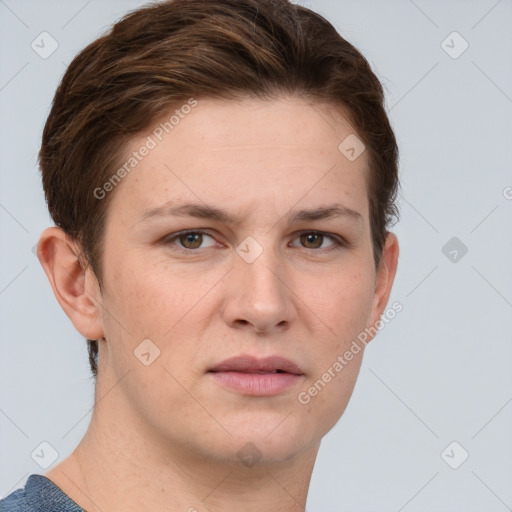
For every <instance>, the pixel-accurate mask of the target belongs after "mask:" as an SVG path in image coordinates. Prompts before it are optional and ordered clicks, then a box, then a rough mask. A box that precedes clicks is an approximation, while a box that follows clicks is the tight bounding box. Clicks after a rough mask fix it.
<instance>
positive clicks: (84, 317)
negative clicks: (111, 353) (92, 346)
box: [37, 227, 104, 340]
mask: <svg viewBox="0 0 512 512" xmlns="http://www.w3.org/2000/svg"><path fill="white" fill-rule="evenodd" d="M80 253H81V251H80V247H79V245H78V244H77V243H76V242H75V241H73V240H72V239H71V238H70V237H69V236H68V235H67V234H66V233H65V232H64V231H63V230H62V229H60V228H57V227H51V228H47V229H45V230H44V231H43V233H42V234H41V236H40V238H39V242H38V245H37V257H38V258H39V261H40V263H41V265H42V266H43V269H44V271H45V273H46V276H47V277H48V280H49V281H50V285H51V287H52V289H53V293H54V294H55V297H56V298H57V300H58V301H59V304H60V306H61V308H62V309H63V310H64V312H65V313H66V315H67V316H68V317H69V319H70V320H71V322H72V323H73V325H74V326H75V328H76V330H77V331H78V332H79V333H80V334H81V335H82V336H84V337H85V338H87V339H91V340H97V339H100V338H102V337H103V336H104V330H103V324H102V322H101V314H100V308H101V291H100V287H99V284H98V280H97V279H96V276H95V275H94V272H93V271H92V269H91V267H90V266H87V268H86V265H85V264H84V263H83V262H82V261H81V260H80V259H79V256H80Z"/></svg>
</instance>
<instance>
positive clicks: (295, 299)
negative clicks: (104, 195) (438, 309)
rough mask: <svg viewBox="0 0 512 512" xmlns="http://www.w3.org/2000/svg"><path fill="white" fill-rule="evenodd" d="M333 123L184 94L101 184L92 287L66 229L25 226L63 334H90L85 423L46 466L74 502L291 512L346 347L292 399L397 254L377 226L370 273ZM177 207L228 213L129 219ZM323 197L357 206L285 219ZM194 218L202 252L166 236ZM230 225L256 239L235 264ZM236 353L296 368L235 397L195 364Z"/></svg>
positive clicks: (356, 187)
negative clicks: (149, 349) (227, 218)
mask: <svg viewBox="0 0 512 512" xmlns="http://www.w3.org/2000/svg"><path fill="white" fill-rule="evenodd" d="M157 124H158V120H157V122H156V123H155V126H156V125H157ZM153 128H154V127H151V128H150V129H148V131H147V132H145V133H143V134H141V135H140V137H136V138H134V139H133V140H132V141H131V144H130V146H129V147H128V148H127V150H128V152H131V151H133V150H134V149H137V148H139V147H140V146H141V145H142V144H143V143H144V141H145V140H146V137H147V136H148V134H151V131H152V129H153ZM351 133H355V130H354V129H353V128H352V127H351V125H350V124H349V122H348V121H347V120H346V118H345V117H344V116H343V113H342V111H341V110H340V109H339V108H337V109H334V108H333V107H332V106H330V107H329V106H326V105H321V104H318V103H314V104H310V103H308V102H306V101H304V100H300V99H296V98H290V97H281V98H277V99H275V100H271V101H263V100H252V99H251V100H249V99H244V100H243V101H224V100H201V101H199V102H198V106H197V107H196V108H195V109H193V110H192V112H191V113H190V114H189V115H187V116H186V117H185V118H184V119H182V120H180V123H179V125H177V126H176V127H175V128H174V130H173V131H172V132H171V133H170V134H168V135H167V136H166V137H165V138H164V139H163V141H162V142H160V143H159V144H158V145H157V147H156V148H154V149H152V150H151V151H150V152H149V154H148V155H147V156H146V157H145V158H144V159H143V160H142V161H141V162H140V163H139V164H138V166H137V167H136V168H135V169H134V170H133V171H132V172H131V173H130V174H128V175H127V176H126V177H125V178H124V179H123V181H122V183H120V184H119V185H117V187H116V189H115V191H114V192H110V193H111V194H114V195H113V197H112V202H111V204H110V206H109V210H108V215H107V219H106V239H105V240H106V241H105V245H104V252H103V259H102V262H103V282H102V286H101V288H100V286H99V285H98V281H97V279H96V277H95V275H94V273H93V272H92V270H91V268H90V267H88V268H86V269H85V270H84V267H83V266H81V265H80V262H79V261H78V259H77V257H76V255H77V254H79V250H80V248H79V247H78V245H77V244H76V243H75V242H74V241H73V240H71V239H70V238H69V237H67V236H66V235H65V234H64V233H63V232H62V231H61V230H60V229H59V228H56V227H52V228H48V229H47V230H45V231H44V232H43V234H42V236H41V238H40V242H39V248H38V255H39V259H40V261H41V264H42V265H43V267H44V269H45V272H46V274H47V276H48V279H49V281H50V283H51V285H52V287H53V290H54V292H55V295H56V297H57V299H58V301H59V303H60V305H61V306H62V308H63V309H64V311H65V312H66V314H67V315H68V317H69V318H70V320H71V321H72V322H73V324H74V326H75V327H76V329H77V330H78V331H79V332H80V334H82V335H83V336H84V337H86V338H89V339H98V338H104V341H101V342H100V357H99V375H98V379H97V386H96V405H95V408H94V411H93V415H92V419H91V423H90V425H89V428H88V430H87V433H86V435H85V436H84V438H83V440H82V441H81V442H80V444H79V445H78V446H77V448H76V449H75V451H74V452H73V453H72V454H71V455H70V456H69V457H68V458H67V459H65V460H64V461H62V462H61V463H60V464H59V465H57V466H56V467H55V468H53V469H51V470H50V471H49V472H47V473H46V476H47V477H48V478H50V479H51V480H52V481H53V482H54V483H55V484H56V485H58V486H59V487H61V489H63V490H64V492H66V493H67V494H68V495H69V496H70V497H71V498H72V499H73V500H74V501H76V502H77V503H78V504H79V505H81V506H82V507H83V508H85V509H86V510H88V511H89V512H92V511H106V510H108V511H121V510H122V511H131V510H133V511H135V510H141V509H145V510H154V511H164V510H165V511H169V510H183V511H186V510H188V511H189V512H193V510H197V511H202V510H210V511H224V512H225V511H228V512H229V511H235V510H246V511H256V510H258V511H261V510H274V511H283V512H284V511H299V510H304V507H305V503H306V497H307V492H308V487H309V483H310V479H311V473H312V470H313V466H314V463H315V459H316V456H317V452H318V449H319V446H320V441H321V439H322V437H323V436H324V435H325V434H326V433H327V432H328V431H329V430H330V429H331V428H332V427H333V426H334V425H335V424H336V422H337V421H338V419H339V418H340V417H341V415H342V414H343V412H344V410H345V408H346V406H347V403H348V401H349V398H350V396H351V393H352V391H353V388H354V385H355V382H356V378H357V375H358V372H359V368H360V364H361V360H362V355H363V350H361V352H359V353H358V354H357V355H355V356H354V358H353V359H352V361H350V363H349V364H347V366H346V367H345V368H344V369H343V371H342V372H340V373H338V374H336V377H335V378H333V379H332V380H331V382H329V383H328V384H327V385H326V386H325V388H324V389H323V390H322V391H321V392H320V393H318V394H317V395H316V396H315V397H313V398H311V401H310V402H309V403H308V404H305V405H303V404H301V403H300V402H299V401H298V398H297V397H298V394H299V393H300V392H301V391H304V390H307V389H308V388H309V387H310V386H311V385H312V384H313V383H314V382H315V381H316V380H317V379H318V378H320V377H321V376H322V374H324V373H325V372H326V371H327V370H328V368H329V367H332V365H333V363H334V362H335V361H336V360H337V357H338V356H339V355H342V354H344V353H345V351H346V350H347V349H348V348H349V347H350V345H351V343H352V341H353V340H354V339H355V338H356V337H357V335H358V334H359V333H360V332H362V331H363V330H364V329H365V328H367V327H370V326H372V325H374V324H375V323H376V322H377V321H378V320H379V318H380V316H381V315H382V314H383V312H384V310H385V307H386V304H387V301H388V298H389V293H390V290H391V287H392V283H393V279H394V276H395V271H396V266H397V259H398V243H397V240H396V237H395V236H394V235H393V234H389V235H388V237H387V241H386V245H385V247H384V250H383V254H382V258H381V262H380V265H379V267H378V268H375V262H374V260H373V248H372V238H371V232H370V224H369V212H368V193H367V177H368V159H367V153H366V152H363V153H362V154H361V156H360V157H359V158H357V159H356V160H355V161H349V160H348V159H347V158H346V157H345V156H344V155H343V154H342V153H341V152H340V151H339V150H338V145H339V144H340V142H341V141H342V140H343V139H344V138H345V137H347V136H348V135H349V134H351ZM183 203H197V204H199V205H204V204H208V205H210V206H213V207H216V208H219V209H223V210H226V211H228V212H229V213H231V214H232V216H233V220H234V221H235V222H233V223H232V222H223V221H219V220H215V219H204V218H195V217H192V216H187V215H182V216H172V215H150V216H148V217H146V218H145V219H144V220H141V219H142V217H143V216H144V215H145V213H146V212H148V211H149V210H151V209H156V208H159V207H161V206H162V205H167V209H169V208H170V207H172V206H176V205H180V204H183ZM333 204H338V205H341V206H343V207H344V208H346V209H350V210H352V211H354V212H356V213H357V214H358V215H359V216H357V215H340V216H335V217H332V218H327V219H320V220H314V221H311V220H309V221H306V220H303V221H299V222H294V223H293V224H290V223H289V222H288V214H290V213H294V212H297V211H298V210H303V209H318V208H324V207H326V206H330V205H333ZM196 229H203V230H205V231H206V232H207V234H208V236H206V235H205V236H203V238H202V245H201V241H199V242H197V243H196V245H194V243H192V244H191V243H190V241H189V243H188V245H187V238H186V237H182V238H181V239H180V238H179V237H178V238H176V237H175V238H172V235H173V234H175V233H178V232H180V231H183V230H196ZM311 232H314V233H313V236H312V237H311V236H310V237H307V236H301V235H306V234H307V233H311ZM315 232H321V233H325V234H324V237H323V238H322V236H321V233H320V234H318V233H316V234H317V235H318V236H316V237H315V236H314V235H315ZM328 234H329V236H328ZM330 235H332V236H333V238H331V236H330ZM248 236H251V237H253V238H254V240H256V241H257V243H258V244H259V246H260V247H261V248H262V253H261V254H260V255H259V257H258V258H257V259H256V260H255V261H254V262H252V263H248V262H247V261H245V260H244V259H243V258H242V257H240V256H239V254H238V253H237V252H236V248H237V247H238V246H239V245H240V244H241V242H242V241H243V240H244V239H245V238H246V237H248ZM336 236H337V237H341V238H340V240H341V239H342V238H343V239H345V240H346V241H347V242H348V244H345V245H343V246H338V245H337V244H336V243H335V239H336V238H335V237H336ZM199 240H200V237H199ZM198 246H199V247H198ZM194 247H198V248H194ZM251 250H253V249H251ZM252 254H254V253H252ZM144 339H150V340H152V342H153V343H154V344H155V345H156V346H157V347H158V348H159V350H160V355H159V357H158V358H156V359H155V360H154V361H153V362H152V363H151V364H150V365H149V366H145V365H144V364H142V363H141V361H140V360H139V359H138V358H137V357H135V356H134V353H133V352H134V350H135V349H136V348H137V347H138V346H139V344H140V343H141V342H142V340H144ZM240 354H250V355H254V356H257V357H266V356H269V355H281V356H284V357H287V358H289V359H291V360H292V361H294V362H295V363H296V364H298V365H299V366H300V368H301V369H302V371H303V376H302V377H301V378H300V381H299V382H298V384H297V385H295V386H294V387H293V388H291V389H288V390H286V391H284V392H281V393H279V394H277V395H275V396H269V397H251V396H246V395H242V394H240V393H238V392H235V391H233V390H230V389H226V388H225V387H223V386H222V385H221V384H219V383H218V382H217V381H215V380H214V379H213V378H212V376H211V374H209V373H208V369H209V368H211V367H212V366H214V365H216V364H218V363H220V362H221V361H223V360H224V359H226V358H228V357H232V356H235V355H240ZM249 442H250V443H252V444H253V445H254V447H256V449H257V452H258V454H260V455H261V458H260V459H259V460H258V461H257V462H256V463H255V464H254V465H251V466H250V467H249V466H247V465H244V464H243V463H242V462H241V461H240V459H239V457H238V456H237V452H238V451H239V450H240V449H241V448H242V447H244V445H246V443H249Z"/></svg>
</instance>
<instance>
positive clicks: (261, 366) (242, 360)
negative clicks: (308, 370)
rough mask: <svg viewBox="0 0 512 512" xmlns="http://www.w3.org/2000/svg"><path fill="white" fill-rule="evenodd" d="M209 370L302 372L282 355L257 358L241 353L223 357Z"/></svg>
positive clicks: (299, 373) (296, 373)
mask: <svg viewBox="0 0 512 512" xmlns="http://www.w3.org/2000/svg"><path fill="white" fill-rule="evenodd" d="M209 371H210V372H230V371H231V372H243V373H269V372H277V371H280V372H286V373H293V374H295V375H302V374H303V372H302V370H301V369H300V368H299V366H298V365H297V364H295V363H294V362H293V361H290V360H289V359H287V358H286V357H282V356H270V357H265V358H257V357H254V356H250V355H242V356H235V357H230V358H229V359H225V360H224V361H222V362H221V363H220V364H218V365H216V366H214V367H213V368H210V370H209Z"/></svg>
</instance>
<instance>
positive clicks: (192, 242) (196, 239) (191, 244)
mask: <svg viewBox="0 0 512 512" xmlns="http://www.w3.org/2000/svg"><path fill="white" fill-rule="evenodd" d="M180 242H181V244H182V245H183V247H185V248H187V249H197V248H198V247H200V246H201V243H202V242H203V235H202V234H201V233H187V234H185V235H181V236H180Z"/></svg>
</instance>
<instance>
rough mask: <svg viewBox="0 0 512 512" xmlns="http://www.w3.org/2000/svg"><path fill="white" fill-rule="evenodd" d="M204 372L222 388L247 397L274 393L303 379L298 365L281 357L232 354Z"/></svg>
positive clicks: (284, 389) (278, 392)
mask: <svg viewBox="0 0 512 512" xmlns="http://www.w3.org/2000/svg"><path fill="white" fill-rule="evenodd" d="M208 374H210V375H211V376H212V377H213V378H214V379H215V380H216V382H218V383H219V384H221V385H222V386H223V387H225V388H228V389H230V390H232V391H235V392H237V393H241V394H243V395H249V396H273V395H277V394H280V393H283V392H284V391H286V390H289V389H290V388H291V387H294V386H296V385H297V384H298V383H299V382H302V381H303V379H304V373H303V371H302V370H301V368H300V367H299V366H298V365H297V364H296V363H294V362H293V361H290V360H289V359H286V358H284V357H281V356H273V357H267V358H264V359H258V358H256V357H253V356H238V357H232V358H230V359H226V360H225V361H223V362H221V363H220V364H218V365H216V366H214V367H213V368H211V369H210V370H209V371H208Z"/></svg>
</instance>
